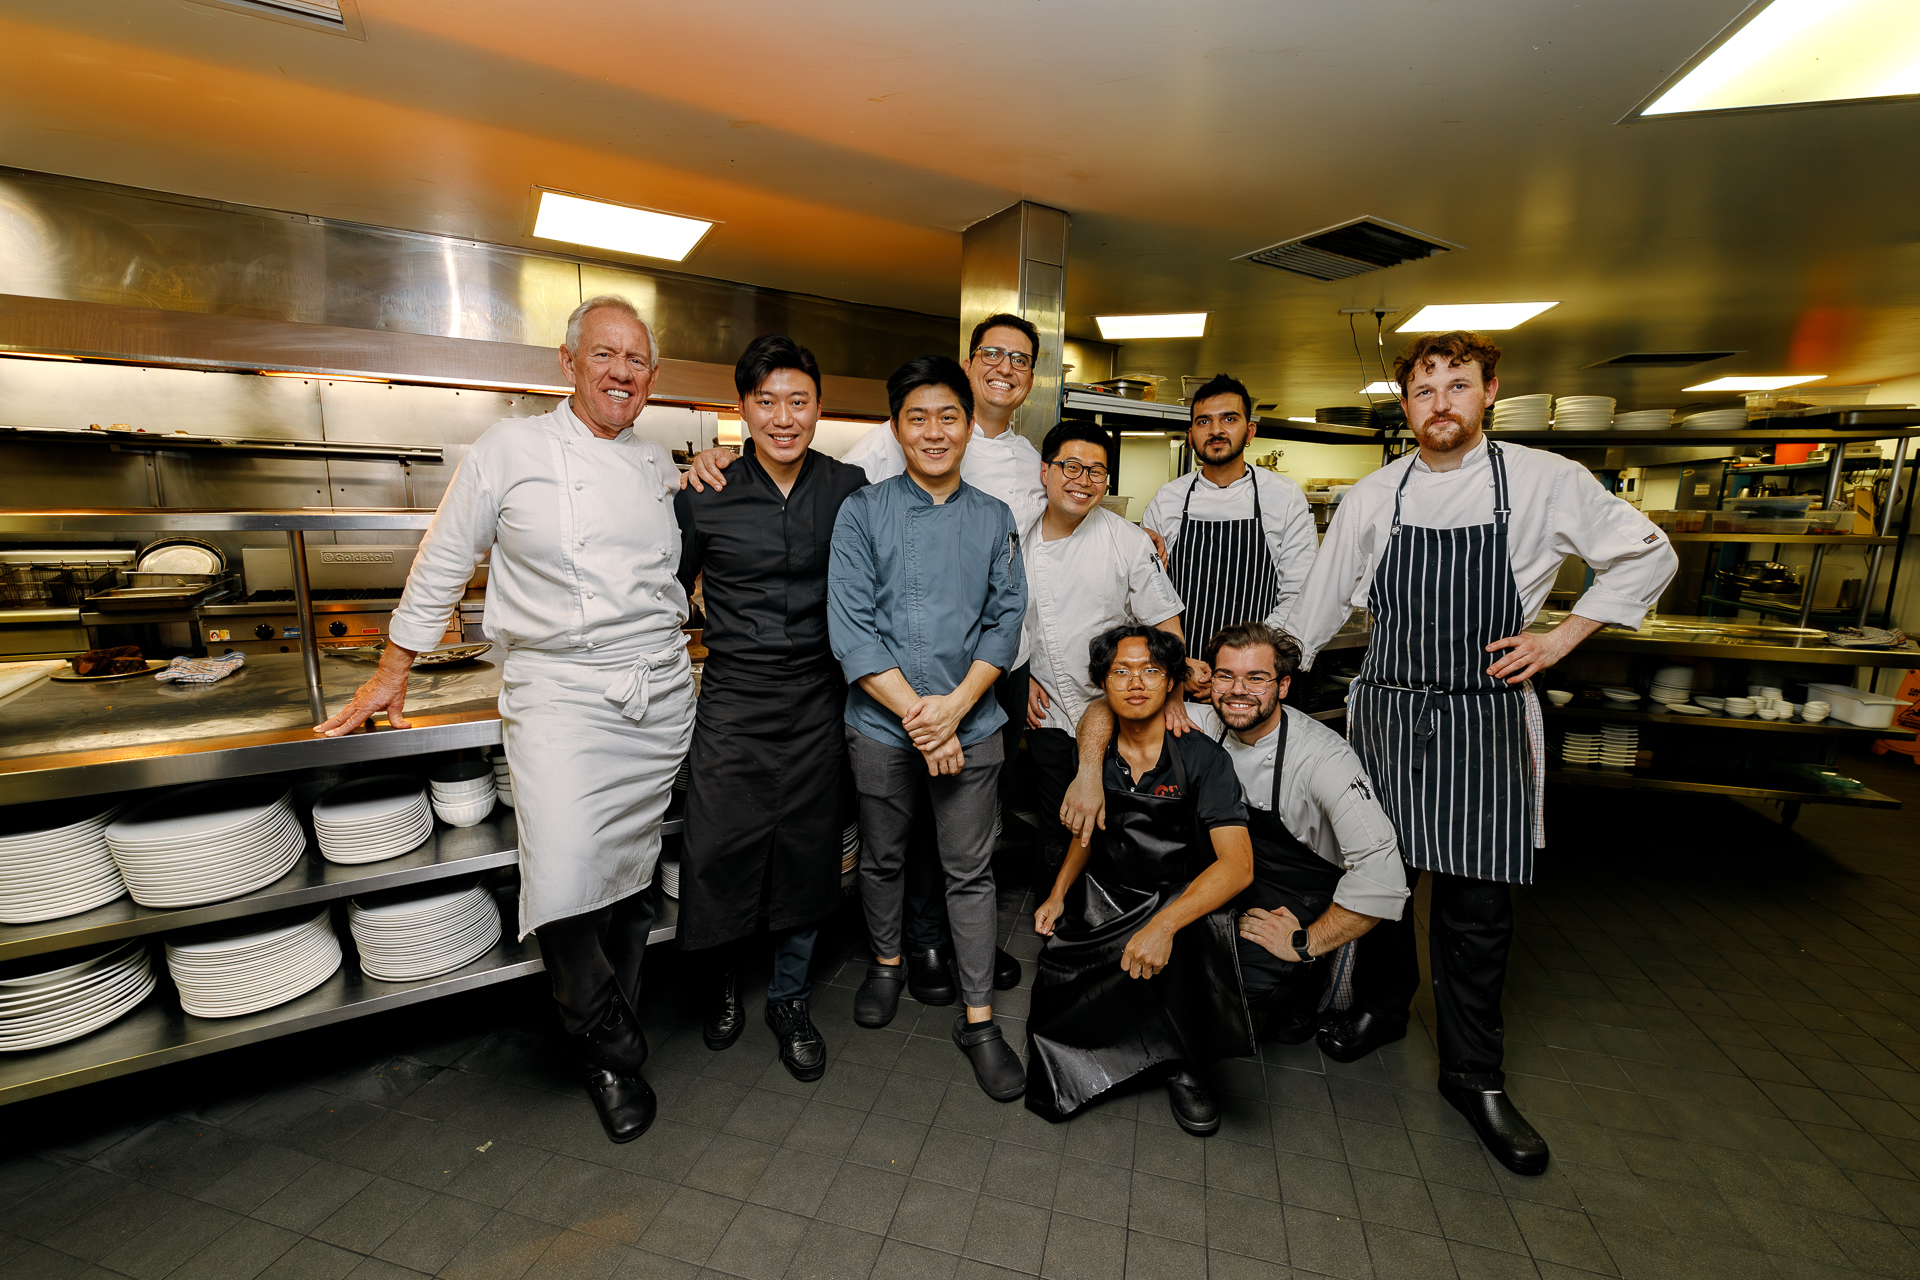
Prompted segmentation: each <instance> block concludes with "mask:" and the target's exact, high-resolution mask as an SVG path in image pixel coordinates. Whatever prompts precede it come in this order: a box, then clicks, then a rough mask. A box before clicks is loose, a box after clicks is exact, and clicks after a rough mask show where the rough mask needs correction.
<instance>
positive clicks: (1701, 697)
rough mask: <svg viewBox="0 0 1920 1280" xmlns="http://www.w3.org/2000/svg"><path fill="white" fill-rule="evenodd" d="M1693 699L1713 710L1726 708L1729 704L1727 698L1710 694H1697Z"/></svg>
mask: <svg viewBox="0 0 1920 1280" xmlns="http://www.w3.org/2000/svg"><path fill="white" fill-rule="evenodd" d="M1693 700H1694V701H1695V702H1697V703H1699V704H1700V705H1701V706H1703V707H1706V708H1707V709H1708V710H1711V711H1720V710H1724V709H1725V707H1726V705H1727V700H1726V699H1725V698H1716V697H1713V696H1712V695H1710V694H1696V695H1694V699H1693Z"/></svg>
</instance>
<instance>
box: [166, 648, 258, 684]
mask: <svg viewBox="0 0 1920 1280" xmlns="http://www.w3.org/2000/svg"><path fill="white" fill-rule="evenodd" d="M246 665H247V655H246V654H244V653H223V654H221V655H220V656H219V657H217V658H175V659H174V660H173V661H172V662H169V663H168V664H167V665H166V667H165V668H163V669H162V670H159V671H156V672H154V673H153V678H154V679H155V680H163V681H178V682H179V683H181V684H212V683H213V682H214V681H215V680H224V679H226V678H227V677H228V676H230V675H232V674H233V673H234V672H236V671H238V670H239V669H240V668H242V667H244V666H246Z"/></svg>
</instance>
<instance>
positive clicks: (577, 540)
mask: <svg viewBox="0 0 1920 1280" xmlns="http://www.w3.org/2000/svg"><path fill="white" fill-rule="evenodd" d="M573 545H574V546H576V547H584V546H586V545H587V540H586V539H585V538H575V539H574V540H573Z"/></svg>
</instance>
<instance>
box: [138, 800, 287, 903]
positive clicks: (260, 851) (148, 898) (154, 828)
mask: <svg viewBox="0 0 1920 1280" xmlns="http://www.w3.org/2000/svg"><path fill="white" fill-rule="evenodd" d="M292 794H293V793H292V792H291V791H289V790H287V789H286V788H285V787H284V786H283V785H279V784H275V783H273V782H272V781H270V780H266V779H247V780H242V781H235V782H201V783H196V784H195V785H193V786H190V787H181V788H180V789H179V790H177V791H170V792H168V793H167V794H165V795H163V796H160V797H158V798H157V799H154V800H149V801H147V802H146V803H145V804H142V805H139V806H137V807H135V808H133V809H131V810H129V811H128V812H127V813H126V814H124V815H122V816H121V817H119V818H117V819H115V820H114V822H113V823H111V824H110V825H109V826H108V827H107V832H106V836H107V847H108V848H109V849H111V850H113V861H114V865H115V866H117V867H119V868H120V878H121V879H122V880H125V881H126V884H127V892H128V893H130V894H132V895H133V900H134V901H135V902H137V903H139V904H140V905H141V906H143V907H191V906H197V905H199V904H200V903H203V902H219V901H220V900H222V899H223V898H232V897H236V896H238V895H240V894H243V893H251V892H252V891H253V890H255V889H260V888H264V887H265V886H267V885H270V884H272V883H273V882H274V881H275V880H278V879H279V878H280V877H281V876H283V875H285V874H286V873H287V870H288V868H290V867H292V866H293V864H294V863H296V862H298V861H299V860H300V855H301V854H302V853H304V852H305V851H306V848H307V836H306V833H305V832H304V831H302V830H301V829H300V820H299V819H298V818H296V817H294V814H293V804H292V802H291V797H292Z"/></svg>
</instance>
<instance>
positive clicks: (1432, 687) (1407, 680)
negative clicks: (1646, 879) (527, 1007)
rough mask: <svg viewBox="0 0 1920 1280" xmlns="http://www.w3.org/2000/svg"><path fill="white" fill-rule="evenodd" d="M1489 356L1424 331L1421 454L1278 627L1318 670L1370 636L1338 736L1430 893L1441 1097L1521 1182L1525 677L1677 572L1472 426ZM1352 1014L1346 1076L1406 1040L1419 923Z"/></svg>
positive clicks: (1627, 526) (1412, 381)
mask: <svg viewBox="0 0 1920 1280" xmlns="http://www.w3.org/2000/svg"><path fill="white" fill-rule="evenodd" d="M1499 359H1500V349H1499V348H1498V347H1496V346H1494V345H1493V344H1492V343H1490V342H1488V341H1487V340H1486V339H1485V338H1484V337H1481V336H1480V335H1478V334H1473V333H1444V334H1432V335H1428V336H1426V337H1423V338H1421V339H1419V340H1418V341H1416V342H1415V343H1414V344H1413V345H1412V346H1411V347H1409V348H1408V349H1407V351H1406V352H1405V353H1404V354H1403V355H1402V356H1401V357H1400V360H1399V363H1398V365H1397V367H1396V369H1395V372H1394V376H1395V379H1396V380H1397V381H1398V383H1399V385H1400V386H1401V387H1402V388H1403V394H1402V397H1401V404H1402V405H1403V406H1404V407H1405V409H1406V413H1407V422H1408V425H1409V426H1410V427H1412V429H1413V434H1414V437H1415V439H1417V440H1418V441H1419V443H1420V448H1419V449H1418V450H1417V451H1416V452H1414V453H1412V454H1409V455H1407V456H1405V457H1402V458H1400V459H1397V460H1396V461H1394V462H1392V463H1389V464H1388V465H1387V466H1385V467H1382V468H1381V469H1380V470H1378V471H1376V472H1374V473H1373V474H1372V475H1370V476H1367V477H1365V478H1364V479H1362V480H1361V481H1360V483H1359V484H1357V485H1355V486H1354V488H1353V491H1352V492H1351V493H1349V494H1348V495H1347V497H1346V499H1345V500H1344V501H1343V502H1342V503H1341V504H1340V510H1339V512H1338V513H1337V514H1336V515H1335V516H1334V518H1333V522H1332V524H1331V525H1330V526H1329V527H1328V529H1327V537H1326V541H1325V543H1324V544H1323V545H1322V547H1321V550H1320V556H1319V558H1318V560H1317V561H1316V562H1315V564H1314V568H1313V572H1312V573H1311V574H1310V575H1308V578H1307V584H1306V588H1305V590H1304V591H1302V593H1301V596H1300V600H1299V602H1298V603H1297V605H1296V606H1295V609H1294V612H1293V616H1292V619H1291V620H1290V622H1289V628H1288V629H1289V630H1291V631H1292V632H1293V633H1294V635H1296V636H1297V637H1298V638H1299V640H1300V642H1301V647H1302V649H1303V650H1304V651H1305V653H1306V655H1307V661H1308V663H1309V664H1310V663H1311V661H1312V657H1313V655H1314V654H1315V653H1317V652H1318V651H1319V649H1320V648H1321V646H1323V645H1324V644H1326V643H1327V641H1328V640H1330V639H1332V638H1333V635H1334V633H1335V632H1337V631H1338V630H1339V629H1340V627H1341V625H1342V624H1343V623H1344V622H1346V620H1347V617H1348V614H1349V612H1350V611H1351V610H1352V609H1354V608H1365V609H1367V610H1369V611H1370V612H1371V613H1372V614H1373V634H1372V638H1371V640H1370V641H1369V644H1368V648H1367V657H1366V661H1365V663H1364V664H1363V665H1362V667H1361V671H1360V678H1359V679H1358V680H1356V681H1355V682H1354V685H1353V691H1352V693H1351V695H1350V698H1349V702H1348V711H1347V719H1348V730H1347V736H1348V738H1349V739H1350V740H1351V742H1352V743H1353V748H1354V750H1355V751H1356V752H1357V753H1358V754H1359V756H1360V759H1361V762H1362V763H1363V764H1364V765H1365V766H1366V770H1367V773H1368V774H1369V775H1370V776H1371V777H1372V778H1373V782H1374V786H1375V788H1376V789H1377V791H1378V793H1379V797H1380V803H1381V806H1382V807H1383V808H1384V809H1385V810H1386V811H1387V816H1388V817H1390V818H1391V819H1392V820H1393V823H1394V827H1395V829H1396V830H1397V832H1398V834H1399V837H1400V851H1401V856H1402V857H1403V858H1404V859H1405V860H1406V863H1407V883H1408V885H1409V886H1412V885H1414V884H1416V883H1417V882H1418V880H1419V878H1420V875H1421V873H1423V872H1424V873H1426V874H1427V875H1428V876H1429V877H1430V880H1431V886H1432V907H1431V909H1432V920H1431V928H1430V930H1429V935H1430V943H1431V948H1432V967H1433V988H1434V1006H1435V1010H1436V1013H1437V1015H1438V1017H1437V1021H1438V1025H1437V1027H1436V1028H1435V1034H1436V1038H1437V1039H1438V1041H1439V1050H1440V1092H1441V1094H1442V1095H1443V1096H1444V1097H1445V1098H1446V1099H1447V1100H1448V1101H1449V1102H1450V1103H1452V1104H1453V1106H1454V1107H1455V1108H1456V1109H1458V1110H1459V1111H1460V1113H1461V1114H1462V1115H1464V1116H1465V1117H1466V1118H1467V1120H1468V1122H1469V1123H1470V1124H1472V1125H1473V1127H1474V1130H1475V1131H1476V1132H1477V1133H1478V1134H1479V1135H1480V1139H1481V1141H1482V1142H1484V1143H1485V1144H1486V1145H1487V1149H1488V1150H1489V1151H1491V1152H1492V1153H1493V1154H1494V1156H1495V1158H1497V1159H1498V1160H1499V1161H1500V1162H1501V1163H1502V1164H1504V1165H1506V1166H1507V1167H1508V1168H1509V1169H1512V1170H1513V1171H1514V1172H1516V1173H1523V1174H1537V1173H1540V1172H1541V1171H1542V1170H1544V1169H1545V1168H1546V1165H1547V1155H1548V1152H1547V1144H1546V1141H1545V1139H1543V1138H1542V1137H1541V1136H1540V1135H1539V1133H1538V1132H1536V1131H1535V1130H1534V1128H1533V1126H1532V1125H1530V1124H1528V1123H1527V1121H1526V1119H1525V1117H1523V1116H1522V1115H1521V1114H1520V1113H1519V1111H1518V1110H1516V1109H1515V1107H1514V1105H1513V1103H1512V1102H1511V1101H1510V1100H1509V1099H1508V1097H1507V1095H1506V1092H1505V1080H1506V1077H1505V1076H1504V1075H1503V1074H1502V1073H1501V1070H1500V1064H1501V1060H1502V1039H1503V1024H1502V1022H1501V1015H1500V996H1501V990H1502V988H1503V986H1504V984H1505V981H1506V968H1507V950H1508V947H1509V946H1510V945H1511V943H1512V940H1513V902H1512V897H1511V891H1510V889H1509V886H1510V885H1515V884H1527V883H1530V882H1531V881H1532V879H1533V863H1534V851H1535V850H1536V849H1537V848H1539V847H1541V845H1542V844H1543V843H1544V841H1545V836H1544V832H1543V830H1542V824H1541V816H1542V803H1541V802H1542V791H1541V786H1542V769H1543V766H1544V763H1545V762H1544V759H1543V756H1544V742H1543V735H1542V731H1541V724H1540V708H1539V703H1538V701H1537V700H1536V699H1535V698H1534V695H1533V689H1532V685H1531V683H1530V681H1531V678H1532V677H1533V676H1534V675H1536V674H1538V673H1539V672H1541V671H1544V670H1545V669H1546V668H1548V667H1550V666H1552V665H1553V664H1554V663H1556V662H1558V661H1559V660H1560V659H1561V658H1564V657H1565V656H1566V655H1567V654H1568V653H1570V652H1571V651H1572V650H1573V648H1574V646H1576V645H1578V644H1579V643H1580V642H1581V641H1582V640H1584V639H1586V637H1587V636H1589V635H1591V634H1593V632H1595V631H1596V630H1598V629H1599V628H1600V627H1601V626H1602V625H1604V624H1607V623H1612V624H1615V625H1618V626H1626V627H1637V626H1639V624H1640V621H1641V619H1642V618H1644V617H1645V616H1646V613H1647V610H1648V609H1650V608H1651V607H1652V606H1653V604H1654V602H1655V601H1656V600H1658V599H1659V596H1660V593H1661V591H1663V590H1664V589H1665V588H1666V585H1667V583H1668V582H1669V581H1671V580H1672V578H1673V573H1674V569H1675V567H1676V563H1677V562H1676V559H1675V557H1674V553H1673V548H1672V546H1671V545H1670V544H1669V543H1668V542H1667V540H1666V537H1665V535H1663V534H1662V533H1661V532H1660V531H1659V530H1658V529H1656V528H1655V527H1654V526H1653V524H1652V523H1651V522H1649V521H1648V520H1647V519H1646V517H1644V516H1642V515H1641V514H1640V513H1639V512H1638V511H1637V510H1635V509H1634V508H1633V507H1631V506H1629V505H1628V504H1627V503H1625V502H1623V501H1622V500H1620V499H1619V498H1616V497H1614V496H1613V495H1612V494H1611V493H1609V492H1607V490H1606V489H1605V488H1603V487H1602V486H1601V485H1600V483H1599V482H1598V481H1597V480H1596V479H1594V477H1593V475H1592V474H1591V473H1590V472H1588V471H1587V470H1586V468H1584V467H1582V466H1581V465H1580V464H1578V463H1576V462H1573V461H1570V460H1569V459H1566V458H1562V457H1560V456H1559V455H1557V454H1552V453H1546V452H1543V451H1539V450H1534V449H1527V448H1524V447H1522V446H1520V445H1517V444H1500V443H1496V442H1492V441H1489V440H1487V439H1486V437H1485V436H1484V435H1483V434H1482V433H1481V430H1480V424H1481V419H1482V417H1483V416H1484V415H1485V413H1486V410H1487V408H1488V406H1490V405H1491V404H1492V403H1493V400H1494V397H1495V395H1496V394H1497V393H1498V391H1499V387H1500V384H1499V381H1498V380H1497V379H1496V378H1495V377H1494V367H1495V365H1496V363H1497V362H1498V361H1499ZM1569 555H1576V556H1579V557H1580V558H1581V559H1582V560H1585V561H1586V562H1587V564H1588V566H1589V567H1591V568H1592V570H1593V571H1594V575H1595V577H1594V582H1593V585H1592V586H1591V587H1590V588H1589V589H1588V590H1587V592H1586V594H1585V595H1583V596H1582V597H1581V598H1580V601H1579V602H1578V604H1576V605H1575V606H1574V611H1573V614H1572V616H1570V617H1568V618H1567V619H1566V620H1565V621H1564V622H1562V623H1561V624H1560V625H1559V626H1557V627H1555V628H1553V629H1552V630H1551V631H1547V632H1543V633H1542V632H1528V631H1527V627H1528V624H1530V623H1531V622H1532V621H1533V618H1534V615H1535V614H1537V613H1538V612H1539V610H1540V606H1541V604H1542V603H1543V602H1544V601H1545V600H1546V597H1547V592H1548V591H1549V590H1550V589H1551V588H1552V586H1553V581H1554V578H1555V576H1556V575H1557V574H1558V573H1559V571H1560V566H1561V563H1562V562H1563V561H1564V560H1565V558H1566V557H1567V556H1569ZM1358 948H1359V953H1358V957H1357V960H1356V964H1355V971H1354V986H1355V990H1354V1005H1353V1008H1352V1009H1351V1010H1350V1011H1349V1012H1348V1014H1347V1015H1346V1016H1345V1017H1344V1018H1342V1019H1339V1020H1337V1021H1334V1022H1332V1023H1329V1024H1328V1025H1327V1026H1325V1027H1323V1028H1322V1029H1321V1031H1320V1048H1321V1051H1322V1052H1324V1053H1325V1054H1327V1056H1329V1057H1331V1058H1333V1059H1334V1060H1336V1061H1339V1062H1351V1061H1353V1060H1355V1059H1356V1058H1359V1057H1361V1056H1363V1055H1365V1054H1367V1053H1370V1052H1372V1051H1373V1050H1374V1049H1376V1048H1378V1047H1379V1046H1381V1045H1383V1044H1388V1043H1391V1042H1392V1041H1395V1040H1398V1039H1400V1038H1401V1037H1403V1036H1404V1035H1405V1034H1406V1028H1407V1018H1408V1015H1409V1011H1410V1007H1411V1004H1412V1001H1413V996H1414V992H1415V991H1416V990H1417V989H1418V988H1419V985H1420V967H1419V961H1418V958H1417V957H1416V956H1415V954H1414V933H1413V912H1412V911H1408V912H1406V913H1405V914H1404V915H1403V917H1402V918H1401V919H1400V920H1397V921H1392V920H1389V921H1383V922H1382V923H1381V924H1380V925H1379V926H1378V927H1377V928H1375V929H1374V930H1373V931H1372V932H1371V933H1369V934H1368V935H1367V936H1366V937H1365V938H1363V939H1361V940H1360V942H1359V943H1358Z"/></svg>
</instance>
